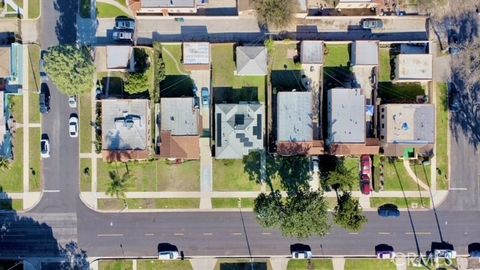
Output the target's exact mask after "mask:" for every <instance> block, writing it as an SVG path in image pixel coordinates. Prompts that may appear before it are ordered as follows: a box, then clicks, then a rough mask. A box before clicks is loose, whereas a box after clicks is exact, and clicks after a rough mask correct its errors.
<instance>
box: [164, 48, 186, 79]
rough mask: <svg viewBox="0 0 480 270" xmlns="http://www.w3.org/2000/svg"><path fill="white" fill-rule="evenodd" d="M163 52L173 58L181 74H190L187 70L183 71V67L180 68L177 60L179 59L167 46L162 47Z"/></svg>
mask: <svg viewBox="0 0 480 270" xmlns="http://www.w3.org/2000/svg"><path fill="white" fill-rule="evenodd" d="M162 52H164V53H166V54H167V55H168V56H169V57H170V58H171V59H172V61H173V62H174V63H175V67H176V68H177V71H178V73H179V74H181V75H187V76H188V75H190V74H189V73H186V72H183V71H182V69H181V68H180V66H179V65H178V62H177V59H175V57H174V56H173V54H172V53H171V52H170V51H169V50H167V48H165V47H163V48H162Z"/></svg>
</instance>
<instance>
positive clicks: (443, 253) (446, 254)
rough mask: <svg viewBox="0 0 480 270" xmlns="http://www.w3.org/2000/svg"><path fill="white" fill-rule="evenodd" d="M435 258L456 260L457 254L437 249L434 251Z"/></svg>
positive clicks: (450, 250)
mask: <svg viewBox="0 0 480 270" xmlns="http://www.w3.org/2000/svg"><path fill="white" fill-rule="evenodd" d="M433 258H434V259H436V258H444V259H455V258H457V252H456V251H455V250H452V249H435V250H433Z"/></svg>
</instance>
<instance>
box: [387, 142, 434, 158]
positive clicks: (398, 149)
mask: <svg viewBox="0 0 480 270" xmlns="http://www.w3.org/2000/svg"><path fill="white" fill-rule="evenodd" d="M433 147H434V144H426V145H421V146H414V145H401V144H386V145H384V146H383V154H384V155H385V156H387V157H401V156H403V154H404V152H405V150H406V149H407V148H414V149H415V152H416V153H417V154H419V155H421V156H431V155H433Z"/></svg>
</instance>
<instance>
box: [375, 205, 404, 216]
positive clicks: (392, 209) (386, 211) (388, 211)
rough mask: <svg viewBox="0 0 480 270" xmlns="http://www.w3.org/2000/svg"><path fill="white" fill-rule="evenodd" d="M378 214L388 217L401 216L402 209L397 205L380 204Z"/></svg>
mask: <svg viewBox="0 0 480 270" xmlns="http://www.w3.org/2000/svg"><path fill="white" fill-rule="evenodd" d="M378 215H379V216H381V217H386V218H396V217H399V216H400V211H399V210H398V208H397V207H396V206H390V205H387V206H380V207H379V208H378Z"/></svg>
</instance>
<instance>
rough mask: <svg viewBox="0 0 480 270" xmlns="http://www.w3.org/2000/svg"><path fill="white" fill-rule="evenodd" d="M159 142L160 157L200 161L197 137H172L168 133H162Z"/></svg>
mask: <svg viewBox="0 0 480 270" xmlns="http://www.w3.org/2000/svg"><path fill="white" fill-rule="evenodd" d="M160 140H161V145H160V156H161V157H166V158H183V159H200V140H199V136H172V135H171V133H170V131H162V132H161V133H160Z"/></svg>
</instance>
